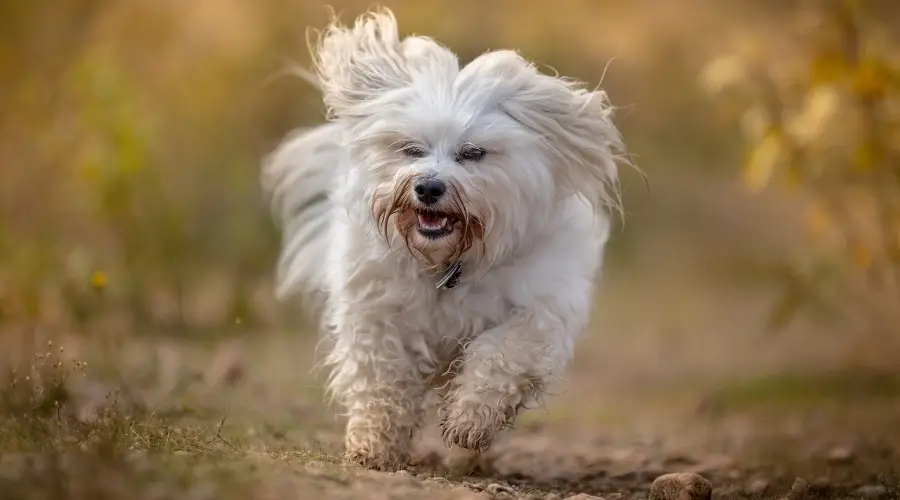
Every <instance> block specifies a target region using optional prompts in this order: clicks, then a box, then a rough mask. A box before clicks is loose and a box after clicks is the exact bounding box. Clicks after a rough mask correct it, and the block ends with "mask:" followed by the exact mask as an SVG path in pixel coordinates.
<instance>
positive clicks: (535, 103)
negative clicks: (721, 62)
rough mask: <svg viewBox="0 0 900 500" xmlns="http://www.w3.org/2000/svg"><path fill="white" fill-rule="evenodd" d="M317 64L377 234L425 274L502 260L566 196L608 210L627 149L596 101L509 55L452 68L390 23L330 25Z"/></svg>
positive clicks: (433, 46) (374, 17)
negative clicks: (396, 244)
mask: <svg viewBox="0 0 900 500" xmlns="http://www.w3.org/2000/svg"><path fill="white" fill-rule="evenodd" d="M314 55H315V58H316V67H317V70H318V75H319V78H320V80H321V82H322V87H323V91H324V98H325V102H326V105H327V106H328V108H329V112H330V114H331V116H332V118H334V119H337V120H340V121H342V122H344V123H345V124H346V125H347V127H348V129H347V130H348V133H349V137H350V140H351V144H350V148H351V155H352V157H353V160H354V167H355V168H362V169H364V170H365V172H362V173H361V174H362V175H364V176H365V177H364V178H365V179H369V181H367V184H368V186H367V191H368V192H367V193H366V196H367V197H368V198H369V201H370V202H371V210H372V220H373V223H375V224H377V225H378V228H379V229H380V230H381V231H382V232H383V233H384V235H385V236H386V237H388V238H389V239H394V238H399V239H401V240H402V241H404V242H405V244H406V246H407V247H408V248H409V249H410V251H412V252H413V253H414V254H416V255H417V256H418V257H421V258H422V259H424V260H425V261H426V262H427V263H429V264H431V265H435V266H438V265H442V264H445V263H447V262H452V261H455V260H458V259H459V258H461V257H462V256H464V255H465V256H466V257H467V258H468V257H469V256H475V257H474V258H487V259H494V258H496V257H497V256H499V255H502V254H503V253H504V252H509V251H510V250H512V249H514V247H515V246H516V245H517V244H518V243H519V242H521V241H523V239H524V238H525V237H526V236H527V234H528V232H529V230H531V229H532V228H534V227H536V226H537V225H541V224H545V223H546V221H547V220H548V218H549V217H550V216H551V214H552V211H553V208H554V207H555V206H556V204H557V203H558V202H559V201H560V200H561V199H563V198H564V197H567V196H571V195H573V194H579V195H581V196H582V197H584V198H585V200H586V201H587V202H589V203H592V204H595V205H605V206H608V205H610V204H614V203H615V195H616V190H615V186H616V181H617V177H616V165H615V160H616V158H615V156H614V155H615V154H616V152H617V151H619V150H620V148H621V143H620V139H619V135H618V132H617V130H616V129H615V127H614V126H613V125H612V123H611V121H610V117H609V114H610V113H609V107H608V105H607V104H606V100H605V95H604V94H603V93H601V92H587V91H585V90H582V89H580V88H578V87H577V86H576V85H575V84H574V83H572V82H570V81H566V80H563V79H560V78H555V77H551V76H548V75H544V74H541V73H539V72H538V71H537V70H536V69H535V68H534V67H533V66H532V65H530V64H529V63H527V62H526V61H525V60H524V59H522V58H521V57H520V56H518V55H517V54H515V53H513V52H510V51H499V52H492V53H487V54H484V55H482V56H480V57H478V58H476V59H475V60H473V61H472V62H470V63H469V64H467V65H465V66H464V67H462V68H460V65H459V62H458V60H457V58H456V56H455V55H454V54H453V53H452V52H450V51H449V50H447V49H446V48H444V47H442V46H441V45H439V44H437V43H436V42H434V41H432V40H431V39H428V38H424V37H408V38H406V39H404V40H400V38H399V36H398V33H397V26H396V22H395V20H394V18H393V16H392V15H391V14H390V13H389V12H382V13H376V14H369V15H366V16H363V17H361V18H360V19H359V20H358V21H357V22H356V24H355V25H354V26H353V27H349V28H345V27H341V26H339V25H332V26H331V27H330V28H329V29H328V30H326V31H325V33H324V34H323V35H322V37H321V39H320V41H319V45H318V47H317V50H316V52H315V54H314Z"/></svg>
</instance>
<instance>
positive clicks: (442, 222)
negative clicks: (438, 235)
mask: <svg viewBox="0 0 900 500" xmlns="http://www.w3.org/2000/svg"><path fill="white" fill-rule="evenodd" d="M446 226H447V218H446V217H444V218H443V219H441V227H446Z"/></svg>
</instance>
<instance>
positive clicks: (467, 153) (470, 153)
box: [456, 146, 487, 162]
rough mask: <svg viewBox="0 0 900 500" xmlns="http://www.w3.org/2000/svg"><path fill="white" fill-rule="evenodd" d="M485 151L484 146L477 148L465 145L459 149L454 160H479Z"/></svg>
mask: <svg viewBox="0 0 900 500" xmlns="http://www.w3.org/2000/svg"><path fill="white" fill-rule="evenodd" d="M486 153H487V151H485V150H484V148H479V147H478V146H466V147H464V148H462V149H460V150H459V153H457V155H456V161H458V162H463V161H478V160H481V159H482V158H483V157H484V155H485V154H486Z"/></svg>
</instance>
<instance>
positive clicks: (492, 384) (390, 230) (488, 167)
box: [264, 10, 623, 469]
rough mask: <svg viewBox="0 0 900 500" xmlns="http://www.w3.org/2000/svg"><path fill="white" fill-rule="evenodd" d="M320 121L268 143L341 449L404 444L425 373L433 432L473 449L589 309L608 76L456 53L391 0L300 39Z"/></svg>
mask: <svg viewBox="0 0 900 500" xmlns="http://www.w3.org/2000/svg"><path fill="white" fill-rule="evenodd" d="M313 56H314V61H315V69H316V80H317V83H318V85H319V86H320V88H321V90H322V92H323V94H324V101H325V104H326V106H327V110H328V115H329V118H330V121H331V123H329V124H326V125H322V126H319V127H315V128H312V129H308V130H303V131H300V132H297V133H295V134H293V135H292V136H290V137H289V138H288V139H287V140H285V141H284V142H283V143H282V144H281V145H280V146H279V147H278V148H277V150H276V151H275V152H274V153H272V155H270V157H269V158H268V159H267V161H266V164H265V168H264V186H265V188H266V190H267V192H268V193H269V195H270V196H271V197H272V201H273V206H274V208H275V210H276V211H277V214H276V215H277V217H278V218H279V219H280V221H281V224H282V226H283V233H284V234H283V248H282V252H281V256H280V262H279V272H278V281H279V285H278V293H279V295H280V296H282V297H284V296H287V295H291V294H293V293H295V292H303V293H306V294H311V295H313V296H316V297H319V298H321V299H323V300H322V301H321V305H323V306H324V310H323V317H324V322H323V323H324V325H325V328H326V330H327V338H328V339H329V340H330V341H331V343H330V345H329V351H328V355H327V358H326V364H327V365H328V367H329V368H330V370H331V374H330V378H329V381H328V387H329V390H330V394H331V395H332V397H333V398H334V399H336V401H337V402H338V403H339V404H340V405H341V406H342V407H343V408H344V409H345V410H346V412H347V417H348V422H347V428H346V438H345V444H346V455H345V458H346V459H348V460H350V461H352V462H355V463H358V464H361V465H364V466H367V467H372V468H377V469H396V468H399V467H403V466H405V465H406V464H407V462H408V461H409V458H410V448H411V445H412V439H413V436H414V434H415V432H416V431H417V429H418V428H419V427H420V426H421V424H422V421H423V418H424V415H425V408H424V401H425V397H426V395H427V394H428V393H429V391H432V390H433V391H437V394H438V395H439V396H440V398H441V404H440V408H439V411H438V415H439V418H440V427H441V431H442V436H443V440H444V443H445V444H446V445H447V446H448V447H451V448H452V447H453V446H459V447H462V448H466V449H468V450H474V451H476V452H480V451H484V450H486V449H487V448H488V447H489V446H490V445H491V442H492V441H493V439H494V438H495V436H496V435H497V433H498V431H500V430H502V429H503V428H504V427H505V426H508V425H510V424H511V423H512V421H513V419H515V417H516V415H517V414H518V413H519V412H520V411H521V410H522V409H523V408H526V407H528V406H529V405H532V404H534V403H536V402H538V401H539V399H540V396H541V394H542V393H543V392H544V391H546V389H547V385H548V384H549V383H550V382H552V381H553V380H554V379H555V378H557V377H558V376H559V375H560V374H561V373H562V371H563V370H564V368H565V367H566V365H567V364H568V362H569V360H570V359H571V358H572V354H573V348H574V345H575V339H576V336H577V335H578V333H579V331H580V330H582V329H583V328H584V327H585V325H586V323H587V321H588V316H589V311H590V308H591V303H592V298H593V288H594V280H595V275H596V274H597V271H598V269H599V267H600V264H601V260H602V254H603V246H604V244H605V242H606V239H607V236H608V233H609V226H610V219H609V211H610V209H612V210H618V209H619V206H620V205H619V202H618V200H619V197H618V193H619V190H618V180H617V179H618V176H617V160H618V159H619V158H620V157H621V153H622V152H623V146H622V142H621V139H620V136H619V133H618V131H617V129H616V128H615V127H614V125H613V123H612V122H611V119H610V115H611V107H610V106H609V104H608V102H607V100H606V95H605V94H604V93H603V92H600V91H594V92H591V91H589V90H586V89H584V88H582V87H581V86H580V85H579V84H578V83H577V82H573V81H571V80H567V79H562V78H558V77H554V76H548V75H545V74H541V73H540V72H538V71H537V70H536V69H535V67H534V66H533V65H532V64H530V63H528V62H527V61H526V60H524V59H523V58H522V57H520V56H519V55H517V54H516V53H515V52H512V51H497V52H490V53H486V54H484V55H481V56H480V57H478V58H477V59H475V60H473V61H472V62H470V63H468V64H466V65H464V66H462V67H460V64H459V62H458V60H457V57H456V56H455V55H454V54H453V53H452V52H451V51H450V50H448V49H447V48H445V47H443V46H442V45H440V44H438V43H436V42H435V41H433V40H432V39H430V38H426V37H421V36H410V37H407V38H404V39H401V38H400V37H399V35H398V31H397V24H396V20H395V18H394V16H393V15H392V14H391V12H390V11H388V10H379V11H375V12H370V13H368V14H366V15H364V16H362V17H360V18H359V19H358V20H357V21H356V22H355V24H354V25H353V26H349V27H348V26H343V25H340V24H338V23H337V22H336V21H335V22H333V23H332V24H331V25H330V26H329V27H328V28H327V29H326V30H325V31H324V32H323V33H321V34H320V37H319V40H318V43H317V44H316V46H315V48H314V49H313Z"/></svg>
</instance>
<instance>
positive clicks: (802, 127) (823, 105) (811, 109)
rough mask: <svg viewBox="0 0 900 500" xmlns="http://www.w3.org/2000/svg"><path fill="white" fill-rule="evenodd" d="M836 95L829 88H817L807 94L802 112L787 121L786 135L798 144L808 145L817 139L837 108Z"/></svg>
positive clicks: (833, 90) (837, 98)
mask: <svg viewBox="0 0 900 500" xmlns="http://www.w3.org/2000/svg"><path fill="white" fill-rule="evenodd" d="M838 101H839V97H838V93H837V91H835V89H833V88H831V87H825V86H819V87H815V88H813V89H811V90H810V91H809V92H807V94H806V96H805V99H804V103H803V109H802V111H801V112H800V113H799V114H797V115H795V116H793V117H791V119H790V120H789V121H788V124H787V129H788V133H789V134H790V135H791V137H793V138H794V139H795V140H796V141H797V142H798V143H800V144H810V143H812V142H813V141H815V140H816V139H818V138H819V137H821V136H822V133H823V131H824V129H825V126H826V125H827V123H828V121H829V120H831V119H832V118H833V117H834V115H835V111H836V110H837V107H838Z"/></svg>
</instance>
